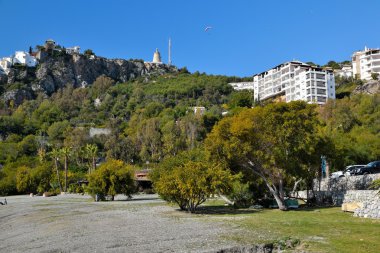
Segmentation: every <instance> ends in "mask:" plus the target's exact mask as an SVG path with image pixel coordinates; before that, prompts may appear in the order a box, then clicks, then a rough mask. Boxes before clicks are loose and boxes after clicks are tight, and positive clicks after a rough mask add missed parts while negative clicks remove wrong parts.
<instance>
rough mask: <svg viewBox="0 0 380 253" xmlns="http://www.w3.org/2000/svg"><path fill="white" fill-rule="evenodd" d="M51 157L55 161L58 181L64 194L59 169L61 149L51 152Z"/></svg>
mask: <svg viewBox="0 0 380 253" xmlns="http://www.w3.org/2000/svg"><path fill="white" fill-rule="evenodd" d="M50 156H51V157H52V158H53V160H54V166H55V171H56V174H57V181H58V185H59V191H60V192H62V184H61V180H60V176H59V174H60V173H59V167H58V160H59V157H60V156H61V151H60V150H59V149H56V148H54V149H53V150H52V151H51V152H50Z"/></svg>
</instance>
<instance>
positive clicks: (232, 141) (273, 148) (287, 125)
mask: <svg viewBox="0 0 380 253" xmlns="http://www.w3.org/2000/svg"><path fill="white" fill-rule="evenodd" d="M317 126H318V120H317V114H316V112H315V107H314V106H312V105H308V104H306V103H305V102H301V101H297V102H291V103H276V104H269V105H267V106H265V107H256V108H254V109H246V110H244V111H242V112H240V113H239V114H237V115H235V116H233V117H228V118H225V119H223V120H221V121H220V122H219V123H218V124H217V125H216V127H215V128H214V129H213V131H212V132H211V134H210V135H209V136H208V137H207V139H206V141H205V145H206V149H207V150H208V151H209V153H210V156H211V157H212V158H213V159H214V160H219V161H220V160H222V161H223V160H225V161H227V162H228V163H229V165H230V167H234V166H235V167H240V168H242V169H248V170H250V171H252V172H253V173H255V174H256V175H257V176H259V177H260V178H261V179H262V180H263V181H264V182H265V184H266V186H267V188H268V189H269V191H270V193H271V194H272V195H273V197H274V198H275V200H276V202H277V204H278V206H279V208H280V209H281V210H286V206H285V202H284V200H285V189H284V187H285V186H286V181H287V180H289V178H290V177H292V176H294V177H300V176H302V175H305V174H307V169H308V165H310V163H313V162H317V161H316V160H314V159H315V153H316V152H318V150H315V145H316V144H317V143H318V139H317V138H318V136H317V132H316V130H317Z"/></svg>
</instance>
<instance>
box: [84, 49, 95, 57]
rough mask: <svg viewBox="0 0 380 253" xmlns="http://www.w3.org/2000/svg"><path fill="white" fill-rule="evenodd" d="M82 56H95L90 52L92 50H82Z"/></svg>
mask: <svg viewBox="0 0 380 253" xmlns="http://www.w3.org/2000/svg"><path fill="white" fill-rule="evenodd" d="M83 54H84V55H88V56H90V55H95V53H94V51H92V49H86V50H84V52H83Z"/></svg>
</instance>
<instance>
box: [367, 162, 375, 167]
mask: <svg viewBox="0 0 380 253" xmlns="http://www.w3.org/2000/svg"><path fill="white" fill-rule="evenodd" d="M375 164H376V162H370V163H369V164H367V165H366V166H369V167H371V166H372V165H375Z"/></svg>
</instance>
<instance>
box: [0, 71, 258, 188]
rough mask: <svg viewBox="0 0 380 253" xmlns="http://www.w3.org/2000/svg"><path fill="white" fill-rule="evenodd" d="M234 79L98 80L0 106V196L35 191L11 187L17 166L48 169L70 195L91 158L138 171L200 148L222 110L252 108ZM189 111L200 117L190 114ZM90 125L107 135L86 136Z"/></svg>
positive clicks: (177, 76)
mask: <svg viewBox="0 0 380 253" xmlns="http://www.w3.org/2000/svg"><path fill="white" fill-rule="evenodd" d="M236 80H237V81H238V80H239V79H236V78H228V77H225V76H208V75H205V74H199V73H195V74H193V75H191V74H188V73H187V72H186V71H182V72H180V73H178V74H168V75H165V76H161V77H157V78H154V79H152V80H151V81H149V82H147V81H146V80H144V79H137V80H134V81H131V82H128V83H122V84H121V83H119V84H115V83H114V81H113V80H112V79H110V78H108V77H105V76H100V77H99V78H98V79H97V80H96V81H95V82H94V83H93V84H92V85H91V86H90V87H88V88H77V89H74V88H73V87H72V86H70V85H67V87H66V88H64V89H62V90H59V91H57V92H56V93H54V94H53V95H52V96H51V97H46V95H44V94H38V95H37V97H36V99H33V100H25V101H24V102H23V103H22V104H21V105H19V106H17V105H15V104H14V103H7V104H6V103H2V106H1V108H2V110H1V116H0V138H1V142H0V164H1V165H2V169H1V173H0V192H1V194H14V193H17V192H20V193H24V192H30V191H34V192H35V187H34V188H29V189H28V188H20V189H19V190H18V189H17V188H16V173H17V171H18V168H20V167H23V166H27V167H28V168H34V167H36V166H46V167H49V168H51V172H52V173H53V174H54V175H52V177H51V178H50V180H49V182H53V184H52V185H54V186H57V187H56V188H57V189H59V188H63V190H65V189H66V188H68V189H69V190H70V187H69V186H70V184H73V183H75V182H76V181H77V180H78V179H84V178H85V177H86V174H88V172H90V171H91V169H95V168H94V167H95V164H96V162H95V160H96V159H95V158H102V157H103V158H106V159H111V158H112V159H117V160H122V161H125V162H127V163H129V164H133V165H135V166H137V167H144V168H145V167H152V166H154V164H156V163H158V162H159V161H161V160H162V159H164V158H165V157H167V156H174V155H176V154H177V153H178V152H180V151H183V150H191V149H194V148H196V147H199V146H201V145H202V143H203V139H204V138H205V136H206V134H207V133H208V132H210V131H211V129H212V127H213V125H214V124H215V123H216V122H217V121H218V120H220V119H221V117H222V116H221V113H222V111H225V110H227V109H234V108H237V107H238V106H241V105H247V106H250V105H251V104H252V100H249V99H248V101H247V97H248V98H252V96H250V95H247V94H250V93H249V92H234V91H233V90H232V88H231V87H230V86H229V85H228V82H230V81H236ZM194 106H204V107H205V108H206V112H205V113H204V114H203V115H202V114H200V113H194V110H193V107H194ZM90 127H98V128H99V127H100V128H108V129H109V130H110V134H109V135H96V136H93V137H90V136H89V128H90ZM91 147H92V148H91ZM66 169H67V178H68V179H67V180H68V182H67V185H66V183H65V178H66V175H65V174H66V173H63V171H64V170H65V171H66ZM24 170H25V168H24ZM56 172H59V173H56ZM58 178H59V180H58ZM58 182H59V183H58ZM62 186H64V187H62ZM41 190H42V189H41ZM44 190H46V189H44Z"/></svg>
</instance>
